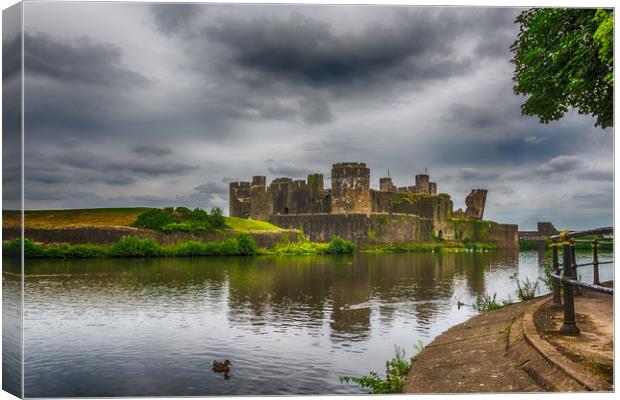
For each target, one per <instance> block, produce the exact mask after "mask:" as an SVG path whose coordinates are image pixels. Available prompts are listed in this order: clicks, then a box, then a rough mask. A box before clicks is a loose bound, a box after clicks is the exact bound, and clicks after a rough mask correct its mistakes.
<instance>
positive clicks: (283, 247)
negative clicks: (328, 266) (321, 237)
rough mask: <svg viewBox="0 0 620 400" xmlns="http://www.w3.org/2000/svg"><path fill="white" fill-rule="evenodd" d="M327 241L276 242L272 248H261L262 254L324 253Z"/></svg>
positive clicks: (294, 254)
mask: <svg viewBox="0 0 620 400" xmlns="http://www.w3.org/2000/svg"><path fill="white" fill-rule="evenodd" d="M328 246H329V245H328V244H327V243H314V242H309V241H301V242H295V243H291V242H285V243H276V245H275V246H273V248H271V249H269V250H263V252H262V253H263V254H277V255H285V256H298V255H307V254H324V253H325V252H326V251H327V247H328Z"/></svg>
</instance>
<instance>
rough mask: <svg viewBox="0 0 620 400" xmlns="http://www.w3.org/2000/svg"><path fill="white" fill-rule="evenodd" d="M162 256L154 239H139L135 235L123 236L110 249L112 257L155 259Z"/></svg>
mask: <svg viewBox="0 0 620 400" xmlns="http://www.w3.org/2000/svg"><path fill="white" fill-rule="evenodd" d="M163 254H164V252H163V251H162V249H161V247H160V246H159V244H158V243H157V242H156V241H155V240H154V239H148V238H147V239H141V238H139V237H138V236H135V235H129V236H124V237H123V238H122V239H121V240H119V241H118V242H116V243H114V244H113V245H112V247H111V248H110V255H111V256H113V257H156V256H160V255H163Z"/></svg>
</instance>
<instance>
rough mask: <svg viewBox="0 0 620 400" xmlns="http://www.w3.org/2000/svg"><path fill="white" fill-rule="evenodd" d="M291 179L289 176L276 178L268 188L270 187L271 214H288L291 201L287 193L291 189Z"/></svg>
mask: <svg viewBox="0 0 620 400" xmlns="http://www.w3.org/2000/svg"><path fill="white" fill-rule="evenodd" d="M292 186H293V180H292V179H291V178H276V179H274V180H273V181H272V182H271V184H270V185H269V188H270V189H271V201H272V205H273V211H272V213H273V214H290V213H291V203H290V198H289V194H290V192H291V191H292Z"/></svg>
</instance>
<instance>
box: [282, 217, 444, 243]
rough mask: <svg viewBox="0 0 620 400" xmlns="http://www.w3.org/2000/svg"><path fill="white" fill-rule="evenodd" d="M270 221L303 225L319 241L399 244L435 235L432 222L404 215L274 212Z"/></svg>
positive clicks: (291, 225)
mask: <svg viewBox="0 0 620 400" xmlns="http://www.w3.org/2000/svg"><path fill="white" fill-rule="evenodd" d="M271 222H272V223H273V224H275V225H277V226H280V227H282V228H289V227H290V228H291V229H294V228H299V227H301V228H302V230H303V233H304V235H306V236H307V237H308V238H309V239H310V240H312V241H316V242H328V241H330V240H331V239H333V238H334V236H340V237H342V238H344V239H347V240H351V241H353V242H355V243H356V244H358V245H368V244H398V243H410V242H414V241H422V242H425V241H431V240H432V234H433V225H432V221H430V220H427V219H423V218H420V217H418V216H416V215H405V214H386V213H376V214H375V213H373V214H365V213H364V214H362V213H348V214H305V215H299V214H298V215H274V216H273V217H272V218H271Z"/></svg>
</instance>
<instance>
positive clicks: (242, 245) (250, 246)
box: [235, 233, 258, 255]
mask: <svg viewBox="0 0 620 400" xmlns="http://www.w3.org/2000/svg"><path fill="white" fill-rule="evenodd" d="M235 238H236V239H237V243H238V244H239V254H241V255H254V254H256V252H257V251H258V248H257V247H256V242H254V239H253V238H252V236H250V235H249V234H247V233H239V234H237V236H235Z"/></svg>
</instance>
